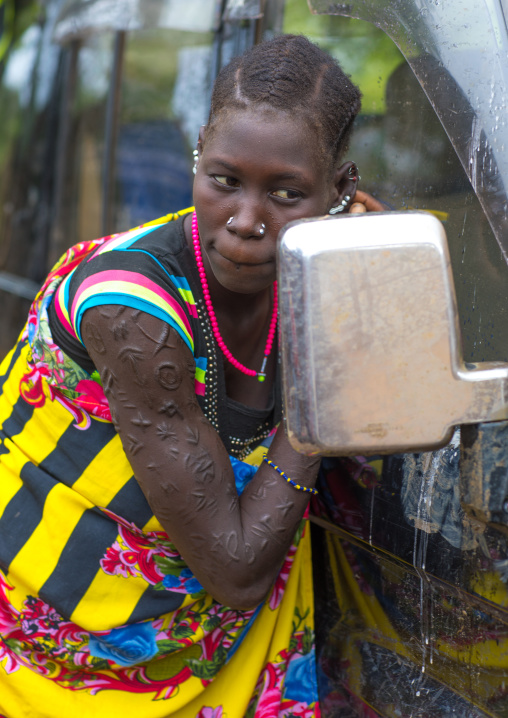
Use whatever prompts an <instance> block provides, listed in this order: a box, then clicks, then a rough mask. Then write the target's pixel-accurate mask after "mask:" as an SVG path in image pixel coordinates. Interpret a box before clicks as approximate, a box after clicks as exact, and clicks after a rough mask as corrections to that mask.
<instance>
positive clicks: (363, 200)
mask: <svg viewBox="0 0 508 718" xmlns="http://www.w3.org/2000/svg"><path fill="white" fill-rule="evenodd" d="M386 210H387V207H385V206H384V205H383V204H382V203H381V202H380V201H379V200H377V199H375V197H373V196H372V195H371V194H368V192H362V190H360V189H359V190H357V191H356V194H355V201H354V202H353V204H352V205H351V207H350V208H349V214H362V213H363V212H386Z"/></svg>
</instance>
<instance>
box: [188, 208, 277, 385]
mask: <svg viewBox="0 0 508 718" xmlns="http://www.w3.org/2000/svg"><path fill="white" fill-rule="evenodd" d="M192 244H193V246H194V254H195V256H196V264H197V266H198V272H199V278H200V280H201V288H202V289H203V296H204V298H205V304H206V308H207V311H208V316H209V317H210V323H211V325H212V331H213V335H214V337H215V340H216V342H217V344H218V345H219V346H220V348H221V349H222V352H223V354H224V356H225V357H226V359H227V360H228V361H229V362H230V363H231V364H232V365H233V366H234V367H235V368H236V369H238V370H239V371H241V372H242V373H243V374H247V376H257V378H258V381H264V380H265V377H266V374H265V369H266V362H267V361H268V357H269V356H270V353H271V351H272V345H273V340H274V337H275V329H276V327H277V282H274V283H273V312H272V319H271V321H270V328H269V329H268V337H267V340H266V346H265V355H264V357H263V364H262V365H261V371H254V369H248V368H247V367H246V366H244V365H243V364H240V362H239V361H238V360H237V359H235V358H234V356H233V355H232V354H231V352H230V351H229V349H228V348H227V346H226V343H225V341H224V339H223V338H222V336H221V333H220V330H219V324H218V322H217V317H216V316H215V312H214V309H213V306H212V300H211V298H210V291H209V289H208V281H207V279H206V272H205V267H204V265H203V258H202V256H201V243H200V241H199V229H198V220H197V217H196V213H195V212H194V213H193V215H192Z"/></svg>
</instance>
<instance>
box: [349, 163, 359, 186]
mask: <svg viewBox="0 0 508 718" xmlns="http://www.w3.org/2000/svg"><path fill="white" fill-rule="evenodd" d="M357 172H358V167H357V166H356V165H351V167H350V168H349V169H348V172H347V173H348V175H349V179H350V180H351V181H352V182H359V181H360V180H361V179H362V178H361V177H360V175H358V176H357Z"/></svg>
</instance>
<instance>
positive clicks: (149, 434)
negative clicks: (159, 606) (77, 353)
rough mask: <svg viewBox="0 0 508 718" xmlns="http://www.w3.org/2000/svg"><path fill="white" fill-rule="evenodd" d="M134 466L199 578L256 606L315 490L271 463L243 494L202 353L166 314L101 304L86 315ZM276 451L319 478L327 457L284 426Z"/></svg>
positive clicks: (227, 598) (289, 469)
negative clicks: (197, 357) (198, 377)
mask: <svg viewBox="0 0 508 718" xmlns="http://www.w3.org/2000/svg"><path fill="white" fill-rule="evenodd" d="M82 335H83V341H84V343H85V346H86V348H87V350H88V352H89V354H90V357H91V358H92V360H93V362H94V363H95V366H96V367H97V369H98V371H99V373H100V375H101V378H102V383H103V387H104V392H105V394H106V396H107V399H108V401H109V404H110V408H111V415H112V418H113V423H114V426H115V428H116V430H117V432H118V433H119V435H120V438H121V441H122V445H123V447H124V450H125V453H126V455H127V457H128V459H129V461H130V463H131V465H132V468H133V471H134V475H135V477H136V479H137V481H138V483H139V485H140V487H141V489H142V491H143V493H144V494H145V496H146V498H147V500H148V503H149V504H150V506H151V508H152V510H153V512H154V514H155V515H156V516H157V518H158V519H159V521H160V523H161V524H162V526H163V527H164V529H165V530H166V532H167V533H168V535H169V536H170V538H171V540H172V541H173V542H174V544H175V545H176V547H177V548H178V550H179V551H180V553H181V554H182V556H183V558H184V559H185V561H186V562H187V564H188V565H189V567H190V568H191V570H192V571H193V573H194V574H195V576H196V578H197V579H198V580H199V581H200V583H201V584H202V585H203V586H204V588H206V590H207V591H209V592H210V593H211V594H212V596H214V598H216V599H217V600H218V601H220V602H221V603H223V604H225V605H228V606H231V607H233V608H251V607H253V606H255V605H257V604H258V603H259V602H260V601H261V600H263V598H264V597H265V596H266V594H267V593H268V591H269V590H270V587H271V586H272V584H273V582H274V580H275V578H276V576H277V573H278V571H279V569H280V566H281V563H282V561H283V560H284V557H285V555H286V552H287V550H288V548H289V546H290V545H291V542H292V539H293V537H294V534H295V531H296V528H297V526H298V523H299V521H300V519H301V517H302V515H303V512H304V511H305V508H306V505H307V502H308V498H309V494H307V493H303V492H301V491H298V490H296V489H295V488H294V487H292V486H290V485H289V484H288V483H287V482H286V481H284V479H283V478H282V477H281V476H279V475H278V474H277V473H276V472H275V470H274V469H273V468H272V467H270V466H268V465H267V464H266V463H264V462H263V464H262V465H261V467H260V468H259V469H258V471H257V472H256V475H255V476H254V478H253V479H252V481H251V483H250V484H249V485H248V486H247V488H246V489H245V491H244V492H243V494H242V495H241V496H240V497H239V496H238V494H237V491H236V488H235V481H234V476H233V470H232V468H231V464H230V461H229V457H228V454H227V452H226V449H225V447H224V445H223V443H222V441H221V440H220V438H219V436H218V434H217V433H216V431H215V430H214V429H213V427H212V426H211V424H210V423H209V422H208V420H207V419H206V418H205V417H204V415H203V413H202V411H201V409H200V407H199V404H198V403H197V401H196V397H195V393H194V370H195V366H194V360H193V357H192V355H191V353H190V351H189V350H188V348H187V347H186V345H185V344H184V342H183V341H182V340H181V339H180V337H179V335H178V334H177V332H176V331H174V330H173V329H172V328H171V327H170V326H169V325H168V324H166V323H165V322H163V321H161V320H159V319H157V318H155V317H153V316H150V315H148V314H145V313H143V312H139V311H135V310H133V309H130V308H125V307H118V306H103V307H99V308H93V309H89V310H88V311H87V312H86V313H85V315H84V318H83V323H82ZM268 458H271V459H272V460H273V461H274V463H276V464H278V465H279V466H280V467H281V468H282V469H283V470H284V471H285V473H286V474H287V475H288V476H290V477H291V478H292V479H294V480H295V481H297V482H298V483H300V484H302V485H305V486H313V485H314V483H315V480H316V475H317V470H318V466H319V459H317V458H316V457H314V458H309V457H305V456H302V455H301V454H298V453H297V452H296V451H294V450H293V449H292V448H291V446H290V444H289V442H288V439H287V436H286V434H285V431H284V430H283V429H282V428H281V430H279V431H278V432H277V434H276V436H275V438H274V441H273V443H272V446H271V447H270V450H269V452H268Z"/></svg>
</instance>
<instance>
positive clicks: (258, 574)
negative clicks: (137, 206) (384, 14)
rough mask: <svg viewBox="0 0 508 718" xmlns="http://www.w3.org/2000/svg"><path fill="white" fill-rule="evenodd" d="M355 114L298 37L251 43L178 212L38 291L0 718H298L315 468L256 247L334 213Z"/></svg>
mask: <svg viewBox="0 0 508 718" xmlns="http://www.w3.org/2000/svg"><path fill="white" fill-rule="evenodd" d="M359 107H360V93H359V91H358V89H357V88H356V87H355V86H354V85H353V84H352V83H351V80H350V79H349V78H348V77H347V76H346V75H344V73H343V72H342V70H341V69H340V68H339V67H338V65H337V64H336V63H335V61H333V60H332V58H331V57H329V56H328V55H327V54H325V53H323V52H322V51H321V50H319V49H318V48H317V47H315V46H314V45H312V44H311V43H310V42H308V41H307V40H306V39H305V38H303V37H294V36H283V37H279V38H277V39H275V40H273V41H271V42H268V43H264V44H262V45H259V46H256V47H255V48H253V49H252V50H250V51H249V52H247V53H246V54H245V55H244V56H242V57H241V58H236V59H235V60H233V62H232V63H231V64H230V65H229V66H228V67H226V68H225V69H224V70H223V71H222V73H221V74H220V76H219V78H218V79H217V82H216V85H215V88H214V93H213V97H212V105H211V111H210V117H209V121H208V124H207V126H206V127H204V128H202V131H201V133H200V137H199V141H198V145H197V151H196V153H195V154H196V176H195V185H194V202H195V213H194V212H192V211H184V212H182V213H178V214H177V215H171V216H168V217H166V218H163V220H160V221H158V222H155V223H152V224H149V225H145V226H143V227H141V228H136V229H135V230H132V231H130V232H126V233H123V234H120V235H115V236H113V237H110V238H104V239H101V240H97V241H95V242H88V243H83V244H80V245H77V246H76V247H74V248H72V249H71V250H69V251H68V252H67V254H66V256H65V257H64V258H63V259H62V261H61V262H60V264H59V265H58V266H57V267H56V268H55V270H54V271H53V272H52V273H51V274H50V276H49V277H48V280H47V281H46V283H45V285H44V287H43V288H42V290H41V293H40V295H39V296H38V298H37V299H36V301H35V303H34V305H33V307H32V310H31V312H30V316H29V320H28V324H27V327H26V329H25V331H24V332H23V334H22V338H21V340H20V342H19V344H18V346H17V347H16V348H15V350H13V352H12V353H11V354H10V355H9V356H8V357H7V358H6V360H5V362H4V364H3V366H2V369H1V372H0V381H1V382H2V384H3V394H2V397H1V403H0V425H1V427H2V439H3V441H2V444H1V448H0V476H1V477H2V483H1V484H0V486H1V488H0V500H1V502H2V511H3V515H2V518H1V519H0V537H1V538H0V566H1V567H2V569H3V573H2V574H0V579H1V581H2V593H1V599H0V621H1V626H2V631H1V633H2V637H3V640H2V643H0V650H1V651H2V653H1V654H0V655H1V658H2V659H3V663H2V665H3V668H2V669H0V711H3V712H4V713H5V714H6V715H8V716H9V718H18V717H19V716H25V715H26V716H33V715H38V716H68V715H70V714H71V711H72V710H73V709H75V710H76V714H77V715H80V716H89V715H90V716H92V715H93V716H112V715H122V716H130V715H136V716H137V715H143V716H144V718H148V717H152V716H154V717H155V716H167V715H172V716H182V717H183V716H185V717H186V718H191V717H194V716H200V717H202V718H204V717H205V716H206V717H208V718H212V717H213V718H219V717H220V716H227V717H228V718H235V717H238V718H240V716H286V715H287V716H289V715H293V716H317V715H319V703H318V698H317V691H316V676H315V665H314V651H313V605H312V583H311V570H310V547H309V533H308V531H307V530H306V525H305V520H302V519H303V517H304V516H305V512H306V508H307V504H308V500H309V496H310V495H311V494H312V493H313V492H315V489H314V485H315V482H316V477H317V471H318V463H319V462H318V459H316V458H309V457H306V456H302V455H300V454H297V453H296V452H295V451H294V450H293V449H292V448H291V446H290V444H289V442H288V439H287V436H286V433H285V431H284V426H283V423H281V424H280V427H279V430H278V431H276V432H275V431H274V429H275V427H276V426H277V425H278V424H279V422H280V420H281V399H280V390H279V388H280V377H279V365H278V360H277V351H276V343H277V338H276V321H277V292H276V285H275V284H274V280H275V274H276V272H275V246H276V238H277V235H278V233H279V230H280V229H281V228H282V227H283V226H284V225H285V224H287V223H288V222H289V221H291V220H295V219H300V218H303V217H311V216H317V215H323V214H326V213H328V212H332V213H334V212H335V211H342V210H344V209H346V210H347V209H349V208H350V207H351V203H352V201H353V199H354V198H355V193H356V186H357V182H358V175H357V170H356V167H355V165H354V163H353V162H350V161H349V162H343V160H342V155H343V153H344V151H345V149H346V147H347V142H348V139H349V134H350V131H351V126H352V123H353V120H354V117H355V116H356V114H357V112H358V110H359ZM357 194H358V195H360V197H361V199H362V200H363V201H364V202H365V203H366V204H367V205H368V206H369V208H372V209H380V208H381V206H380V205H378V204H377V203H376V202H375V201H373V200H372V199H371V198H369V197H368V196H367V195H365V194H363V193H361V194H360V193H357ZM359 209H360V210H364V209H365V207H364V206H363V205H361V206H360V207H359ZM263 457H264V458H263Z"/></svg>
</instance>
